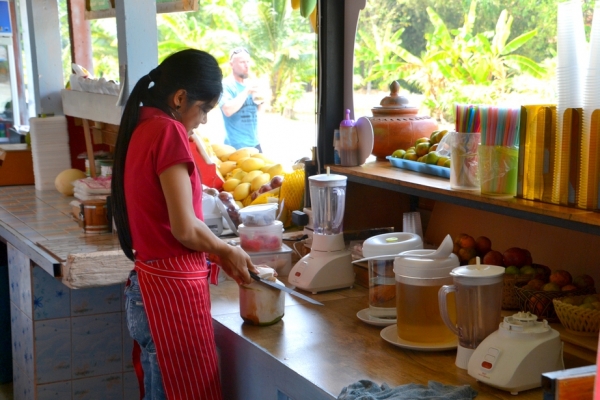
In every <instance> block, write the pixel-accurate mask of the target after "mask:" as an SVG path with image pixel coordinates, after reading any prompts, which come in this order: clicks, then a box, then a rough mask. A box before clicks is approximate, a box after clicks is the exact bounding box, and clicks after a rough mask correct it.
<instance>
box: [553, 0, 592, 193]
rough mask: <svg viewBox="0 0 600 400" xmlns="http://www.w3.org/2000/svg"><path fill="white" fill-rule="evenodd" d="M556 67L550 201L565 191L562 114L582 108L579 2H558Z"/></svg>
mask: <svg viewBox="0 0 600 400" xmlns="http://www.w3.org/2000/svg"><path fill="white" fill-rule="evenodd" d="M557 22H558V24H557V31H558V35H557V36H558V67H557V69H556V81H557V93H558V106H557V115H558V118H557V119H558V120H557V138H556V152H555V154H556V158H555V163H554V172H553V176H554V185H553V188H552V202H553V203H557V204H558V203H559V202H560V197H561V194H563V195H564V193H565V191H566V190H568V187H567V185H568V168H569V162H568V161H569V160H568V155H569V154H570V141H569V140H568V139H569V137H570V135H569V133H567V132H565V133H564V135H563V119H564V113H565V111H566V109H568V108H581V107H583V96H582V87H583V66H584V65H585V62H586V58H587V57H586V56H585V54H586V41H585V30H584V27H583V13H582V9H581V3H580V2H579V1H578V0H571V1H567V2H564V3H559V4H558V21H557Z"/></svg>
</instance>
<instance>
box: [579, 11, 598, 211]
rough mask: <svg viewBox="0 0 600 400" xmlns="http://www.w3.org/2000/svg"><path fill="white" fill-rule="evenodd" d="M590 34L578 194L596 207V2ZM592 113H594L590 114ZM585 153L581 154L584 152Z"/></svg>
mask: <svg viewBox="0 0 600 400" xmlns="http://www.w3.org/2000/svg"><path fill="white" fill-rule="evenodd" d="M594 15H596V16H597V18H594V20H593V22H592V31H591V33H590V54H589V56H590V57H589V64H588V69H587V73H586V75H585V86H584V89H583V138H582V146H581V149H582V154H581V160H582V180H583V185H580V187H582V188H584V187H585V188H586V189H585V196H581V198H580V201H579V206H580V207H582V208H586V209H597V208H598V204H599V201H598V199H599V198H600V196H599V195H598V190H599V189H600V187H599V183H598V180H599V179H600V171H599V170H600V154H599V152H600V137H599V136H600V133H599V132H598V131H599V130H600V127H599V126H598V125H599V124H600V95H599V93H600V3H598V2H596V7H595V9H594ZM594 112H595V113H594ZM584 152H585V154H584Z"/></svg>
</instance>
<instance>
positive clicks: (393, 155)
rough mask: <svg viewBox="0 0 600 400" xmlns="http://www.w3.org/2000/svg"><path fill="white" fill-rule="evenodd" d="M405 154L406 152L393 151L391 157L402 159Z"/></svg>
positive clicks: (400, 150)
mask: <svg viewBox="0 0 600 400" xmlns="http://www.w3.org/2000/svg"><path fill="white" fill-rule="evenodd" d="M405 154H406V150H403V149H398V150H396V151H394V152H393V153H392V157H394V158H404V155H405Z"/></svg>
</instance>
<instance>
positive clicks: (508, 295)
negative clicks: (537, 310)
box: [502, 274, 533, 310]
mask: <svg viewBox="0 0 600 400" xmlns="http://www.w3.org/2000/svg"><path fill="white" fill-rule="evenodd" d="M532 278H533V275H507V274H505V275H504V286H503V287H502V309H503V310H519V309H520V307H519V306H520V304H519V297H518V296H517V293H516V292H515V287H516V286H517V284H519V283H521V284H526V283H527V282H529V281H530V280H531V279H532Z"/></svg>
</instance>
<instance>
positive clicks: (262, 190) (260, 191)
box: [258, 183, 273, 194]
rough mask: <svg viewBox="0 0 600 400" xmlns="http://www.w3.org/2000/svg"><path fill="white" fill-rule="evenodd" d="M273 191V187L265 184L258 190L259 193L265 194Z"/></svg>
mask: <svg viewBox="0 0 600 400" xmlns="http://www.w3.org/2000/svg"><path fill="white" fill-rule="evenodd" d="M271 189H273V188H272V187H271V185H269V184H268V183H265V184H264V185H262V186H261V187H259V188H258V193H259V194H263V193H265V192H268V191H270V190H271Z"/></svg>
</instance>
